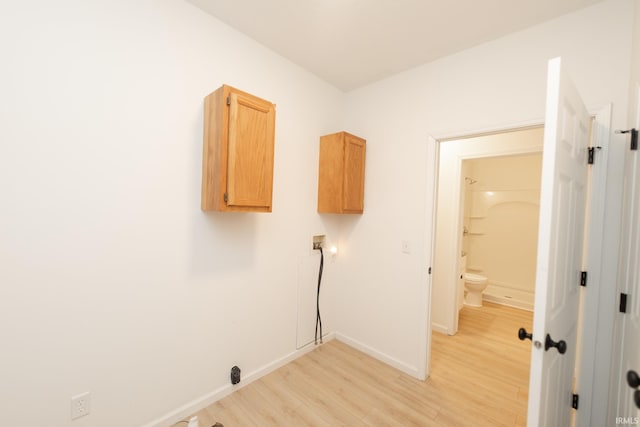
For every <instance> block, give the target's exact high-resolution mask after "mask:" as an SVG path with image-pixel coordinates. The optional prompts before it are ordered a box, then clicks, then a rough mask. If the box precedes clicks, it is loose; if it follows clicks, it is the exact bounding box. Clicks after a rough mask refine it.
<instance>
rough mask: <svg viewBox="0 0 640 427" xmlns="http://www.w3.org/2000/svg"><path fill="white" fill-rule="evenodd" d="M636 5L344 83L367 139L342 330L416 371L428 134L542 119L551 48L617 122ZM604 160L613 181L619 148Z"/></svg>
mask: <svg viewBox="0 0 640 427" xmlns="http://www.w3.org/2000/svg"><path fill="white" fill-rule="evenodd" d="M632 10H633V4H632V1H630V0H611V1H605V2H602V3H599V4H597V5H595V6H592V7H590V8H587V9H584V10H582V11H579V12H576V13H573V14H570V15H566V16H564V17H561V18H559V19H556V20H553V21H549V22H547V23H544V24H542V25H539V26H536V27H532V28H530V29H528V30H525V31H522V32H519V33H516V34H512V35H510V36H507V37H505V38H502V39H499V40H496V41H493V42H490V43H486V44H483V45H480V46H478V47H476V48H473V49H470V50H466V51H463V52H460V53H459V54H456V55H453V56H450V57H447V58H444V59H442V60H439V61H435V62H433V63H430V64H427V65H424V66H422V67H418V68H415V69H412V70H409V71H407V72H404V73H401V74H399V75H396V76H394V77H392V78H389V79H386V80H384V81H381V82H378V83H376V84H373V85H371V86H368V87H365V88H362V89H360V90H356V91H353V92H351V93H349V94H348V96H347V110H346V123H348V124H349V127H350V130H351V131H352V132H354V133H356V134H359V135H362V136H363V137H365V138H367V144H368V147H367V176H366V180H367V181H366V182H367V190H366V191H367V193H366V201H367V207H366V210H365V214H364V215H363V217H362V220H361V221H360V223H359V224H358V227H357V228H356V229H355V230H354V232H353V233H352V236H351V237H352V240H351V244H350V246H351V251H350V254H349V259H348V260H346V261H345V266H348V268H345V270H346V271H345V272H344V274H343V275H342V276H341V278H340V281H341V283H340V285H339V286H340V288H341V290H342V295H341V299H340V300H339V301H338V304H337V309H338V314H337V315H338V319H337V320H338V323H339V325H340V331H341V332H343V333H344V334H346V335H349V336H350V337H352V338H353V339H354V340H358V341H361V342H363V343H366V344H367V345H368V346H370V347H372V348H375V349H376V350H377V351H378V352H379V353H381V354H384V355H387V356H388V357H389V358H392V359H394V360H397V361H398V362H399V363H400V364H404V366H407V367H409V368H413V369H415V371H416V372H419V371H420V367H421V365H422V364H423V363H424V360H423V355H424V348H423V345H426V339H425V338H424V336H425V335H426V331H425V329H424V322H425V318H426V317H427V307H428V306H429V305H430V302H431V301H429V299H428V298H427V295H428V292H429V291H428V285H429V281H428V276H426V274H425V272H426V270H427V267H428V266H429V265H430V262H431V261H430V260H431V258H432V254H431V250H430V247H431V242H432V235H431V233H430V231H431V228H430V224H431V220H432V218H433V211H432V206H431V201H432V200H433V197H434V194H433V182H432V176H433V170H432V168H433V163H434V162H433V160H434V158H433V154H432V153H428V151H427V150H428V147H427V139H428V136H429V135H432V136H434V137H436V138H444V137H452V136H461V135H464V134H468V133H472V132H475V131H479V130H483V129H497V128H505V127H513V126H514V125H516V124H518V123H522V122H526V123H531V122H535V121H540V122H541V121H542V119H543V114H544V111H543V110H544V98H545V82H546V80H545V79H546V67H547V61H548V60H549V59H550V58H552V57H556V56H562V57H563V64H564V65H566V66H567V68H568V70H569V71H570V74H571V75H572V76H573V80H574V82H575V84H576V86H577V87H578V89H579V90H580V92H581V93H582V94H583V97H584V100H585V103H586V105H587V106H588V107H589V108H591V109H595V108H598V107H600V106H603V105H605V104H606V103H608V102H613V104H614V113H613V127H614V128H619V127H621V126H624V125H625V124H626V106H627V96H628V95H627V87H628V69H629V65H630V62H629V61H630V47H631V29H632ZM451 31H455V24H452V27H451ZM612 147H617V146H616V144H612ZM615 150H618V148H612V149H611V151H615ZM609 160H610V161H611V164H610V167H609V170H610V173H611V175H610V179H609V185H610V186H611V187H612V188H615V187H616V186H618V185H619V184H620V179H621V174H620V169H621V168H620V160H621V156H620V155H619V153H617V152H615V153H614V152H612V153H610V155H609ZM613 196H616V193H615V191H614V192H613ZM617 196H619V194H617ZM609 201H610V202H611V203H610V204H608V205H607V206H612V208H611V209H610V210H608V211H607V219H610V220H611V221H609V220H607V221H605V222H606V223H607V224H613V227H614V228H615V227H616V225H615V224H617V223H619V221H618V220H617V218H619V209H618V208H617V206H619V203H617V200H616V198H615V197H613V198H611V199H610V200H609ZM608 231H609V232H611V234H610V235H611V237H610V238H609V237H608V238H607V241H606V242H605V243H606V245H607V246H606V247H605V248H604V253H606V254H607V256H609V258H608V259H607V260H606V261H607V262H606V263H605V264H606V265H605V266H604V267H603V268H604V273H603V274H604V277H605V279H607V280H608V279H611V280H613V278H614V277H615V254H616V251H617V231H616V230H608ZM403 239H408V240H411V242H412V244H413V248H414V251H413V253H412V254H410V255H405V254H403V253H402V252H401V250H400V241H401V240H403ZM436 250H438V248H437V247H436ZM371 266H378V268H372V267H371Z"/></svg>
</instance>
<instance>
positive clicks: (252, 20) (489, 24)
mask: <svg viewBox="0 0 640 427" xmlns="http://www.w3.org/2000/svg"><path fill="white" fill-rule="evenodd" d="M187 1H189V2H190V3H192V4H194V5H196V6H197V7H199V8H201V9H202V10H204V11H205V12H207V13H209V14H211V15H213V16H215V17H216V18H218V19H219V20H221V21H222V22H225V23H227V24H229V25H230V26H232V27H234V28H235V29H237V30H238V31H240V32H242V33H244V34H246V35H248V36H249V37H251V38H253V39H255V40H257V41H258V42H259V43H261V44H263V45H264V46H267V47H268V48H270V49H271V50H273V51H275V52H277V53H279V54H280V55H282V56H284V57H285V58H288V59H289V60H290V61H292V62H294V63H296V64H298V65H300V66H301V67H303V68H305V69H307V70H309V71H311V72H312V73H314V74H316V75H317V76H319V77H320V78H322V79H324V80H325V81H327V82H329V83H331V84H333V85H334V86H336V87H337V88H339V89H341V90H343V91H349V90H352V89H355V88H358V87H360V86H364V85H366V84H369V83H372V82H374V81H376V80H380V79H382V78H385V77H388V76H390V75H393V74H395V73H398V72H400V71H404V70H407V69H409V68H412V67H415V66H417V65H420V64H424V63H427V62H430V61H433V60H434V59H437V58H440V57H443V56H447V55H450V54H452V53H455V52H459V51H461V50H464V49H467V48H470V47H472V46H475V45H478V44H480V43H483V42H486V41H489V40H493V39H496V38H499V37H501V36H504V35H507V34H509V33H512V32H514V31H518V30H522V29H524V28H527V27H530V26H532V25H535V24H538V23H541V22H543V21H546V20H549V19H552V18H555V17H557V16H560V15H564V14H566V13H569V12H572V11H575V10H577V9H580V8H583V7H586V6H589V5H592V4H594V3H597V2H599V1H601V0H187Z"/></svg>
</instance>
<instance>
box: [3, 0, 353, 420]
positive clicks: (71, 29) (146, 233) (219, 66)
mask: <svg viewBox="0 0 640 427" xmlns="http://www.w3.org/2000/svg"><path fill="white" fill-rule="evenodd" d="M5 3H6V4H4V5H3V7H2V13H1V14H0V52H1V54H0V55H2V67H1V68H0V94H2V95H1V97H0V195H1V198H0V211H1V212H2V214H1V219H0V345H1V347H2V356H1V357H0V359H1V363H0V378H1V380H0V424H2V425H6V426H10V425H13V426H18V425H20V426H40V425H47V426H56V427H59V426H66V425H71V422H70V419H69V411H70V409H69V408H70V400H69V399H70V397H71V396H72V395H74V394H78V393H81V392H84V391H91V393H92V408H91V414H90V415H89V416H87V417H85V418H82V419H79V420H78V421H76V422H74V423H73V425H74V426H77V427H82V426H89V425H90V426H105V427H106V426H115V425H127V426H140V425H143V424H146V423H151V422H153V420H160V422H161V423H162V422H164V423H165V424H166V423H167V422H168V421H167V420H169V419H170V418H171V414H170V412H171V411H174V410H177V412H176V413H175V414H174V415H175V416H179V415H185V414H186V412H188V411H189V409H190V408H192V407H191V406H189V405H190V404H194V405H198V404H201V403H203V402H204V401H206V400H207V399H208V400H211V399H212V398H213V397H215V396H217V395H219V394H220V393H224V392H227V391H228V390H229V387H228V384H229V369H230V368H231V366H233V365H235V364H238V365H239V366H240V367H241V368H242V372H243V377H244V378H245V379H246V380H248V379H249V378H250V375H251V373H255V372H260V370H261V369H263V368H265V367H266V368H268V367H270V366H273V364H277V363H278V362H279V361H281V360H283V358H284V359H286V358H287V357H288V356H290V355H292V354H295V350H296V337H297V331H296V329H297V327H298V324H297V319H298V313H297V309H298V305H297V300H298V286H299V284H301V286H302V288H303V291H304V292H306V290H308V288H309V287H310V288H311V289H312V290H313V289H314V288H315V286H316V277H317V276H316V274H317V264H318V260H319V257H318V255H317V253H316V254H314V253H312V251H311V250H310V247H311V238H312V235H314V234H329V233H328V231H327V227H326V226H325V223H324V221H323V220H322V219H321V218H320V217H319V216H318V215H317V214H316V213H315V212H316V194H317V193H316V188H317V161H318V137H319V136H320V135H322V134H325V133H329V132H335V131H338V130H340V129H341V126H340V123H341V120H342V117H341V108H342V100H343V94H342V93H340V92H339V91H337V90H336V89H334V88H333V87H331V86H330V85H328V84H326V83H323V82H321V81H320V80H319V79H317V78H316V77H314V76H312V75H311V74H309V73H307V72H305V71H303V70H301V69H300V68H298V67H297V66H294V65H292V64H291V63H289V62H288V61H286V60H284V59H283V58H281V57H279V56H277V55H275V54H273V53H272V52H270V51H268V50H266V49H265V48H263V47H262V46H260V45H258V44H257V43H255V42H253V41H251V40H249V39H248V38H246V37H244V36H243V35H241V34H239V33H237V32H235V31H233V30H231V29H230V28H228V27H227V26H225V25H223V24H221V23H220V22H218V21H216V20H215V19H213V18H211V17H210V16H208V15H206V14H205V13H203V12H202V11H200V10H198V9H196V8H195V7H193V6H192V5H190V4H188V3H186V2H184V1H182V0H154V1H150V0H147V1H135V2H131V1H126V0H114V1H89V2H86V1H74V0H61V1H58V2H48V1H38V0H36V1H29V2H8V3H7V2H5ZM223 83H227V84H231V85H233V86H236V87H238V88H240V89H243V90H245V91H248V92H251V93H254V94H255V95H257V96H260V97H263V98H266V99H268V100H270V101H272V102H274V103H276V104H277V118H276V122H277V125H276V146H275V178H274V196H273V213H271V214H221V213H204V212H202V211H201V210H200V179H201V158H202V154H201V152H202V128H203V123H202V116H203V98H204V96H205V95H207V94H208V93H210V92H211V91H213V90H215V89H217V88H218V87H219V86H220V85H221V84H223ZM338 225H340V223H339V222H338ZM336 265H338V262H336V263H334V264H331V263H327V264H326V265H325V279H324V281H323V286H324V289H323V292H324V294H323V298H325V299H327V300H328V299H330V298H331V292H332V281H331V278H332V275H333V274H334V273H335V269H333V267H332V266H336ZM311 295H312V297H313V298H314V297H315V295H314V292H311ZM323 306H324V308H325V312H324V331H325V332H330V331H332V330H335V325H336V324H335V321H334V319H333V318H332V315H331V307H330V304H328V303H325V304H323ZM311 307H315V304H314V303H312V304H311ZM302 317H305V316H302ZM307 317H308V316H307ZM310 318H311V319H312V322H311V323H310V324H308V325H304V326H305V327H308V328H309V330H310V334H311V336H312V335H313V328H314V323H313V320H314V319H315V313H313V314H311V316H310ZM301 326H303V325H301ZM246 380H245V381H246ZM216 392H217V393H218V394H216ZM183 405H187V406H185V407H184V408H182V410H180V408H181V407H182V406H183ZM162 420H164V421H162Z"/></svg>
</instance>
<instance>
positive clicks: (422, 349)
mask: <svg viewBox="0 0 640 427" xmlns="http://www.w3.org/2000/svg"><path fill="white" fill-rule="evenodd" d="M439 149H440V145H439V144H438V141H436V140H435V139H434V138H433V137H428V138H427V170H432V171H434V173H433V174H431V176H430V178H427V179H431V189H428V187H429V185H427V186H426V187H427V194H426V195H425V198H426V207H425V212H424V218H425V221H426V224H425V230H429V233H431V234H430V235H427V236H426V237H427V242H429V241H430V242H431V244H430V245H428V248H429V254H428V256H427V257H425V261H426V262H427V263H428V265H426V266H425V268H424V270H423V278H422V280H421V283H422V289H423V295H422V299H421V300H422V301H425V302H427V301H428V302H427V304H428V308H429V309H428V310H426V312H425V313H424V314H423V315H422V316H421V318H422V323H421V324H420V330H421V331H426V333H421V334H420V336H419V337H418V348H419V351H418V376H417V377H418V379H420V380H423V381H424V380H426V379H427V377H428V376H429V373H430V372H431V364H430V361H431V357H430V354H431V332H432V331H433V330H435V331H437V332H442V333H445V334H446V333H447V331H446V328H444V326H442V325H431V309H430V307H431V298H432V289H433V286H432V284H433V280H432V279H433V265H434V261H435V256H434V254H435V249H436V239H435V237H436V216H435V215H431V216H429V215H428V213H429V212H432V213H435V207H436V201H437V200H438V168H439V166H440V162H439V161H438V157H439ZM429 159H431V164H428V162H429ZM429 218H431V219H430V220H429ZM426 247H427V245H425V248H426Z"/></svg>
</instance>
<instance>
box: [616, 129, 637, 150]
mask: <svg viewBox="0 0 640 427" xmlns="http://www.w3.org/2000/svg"><path fill="white" fill-rule="evenodd" d="M616 133H630V134H631V144H630V145H631V146H630V149H631V150H637V149H638V129H636V128H632V129H628V130H617V131H616Z"/></svg>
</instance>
